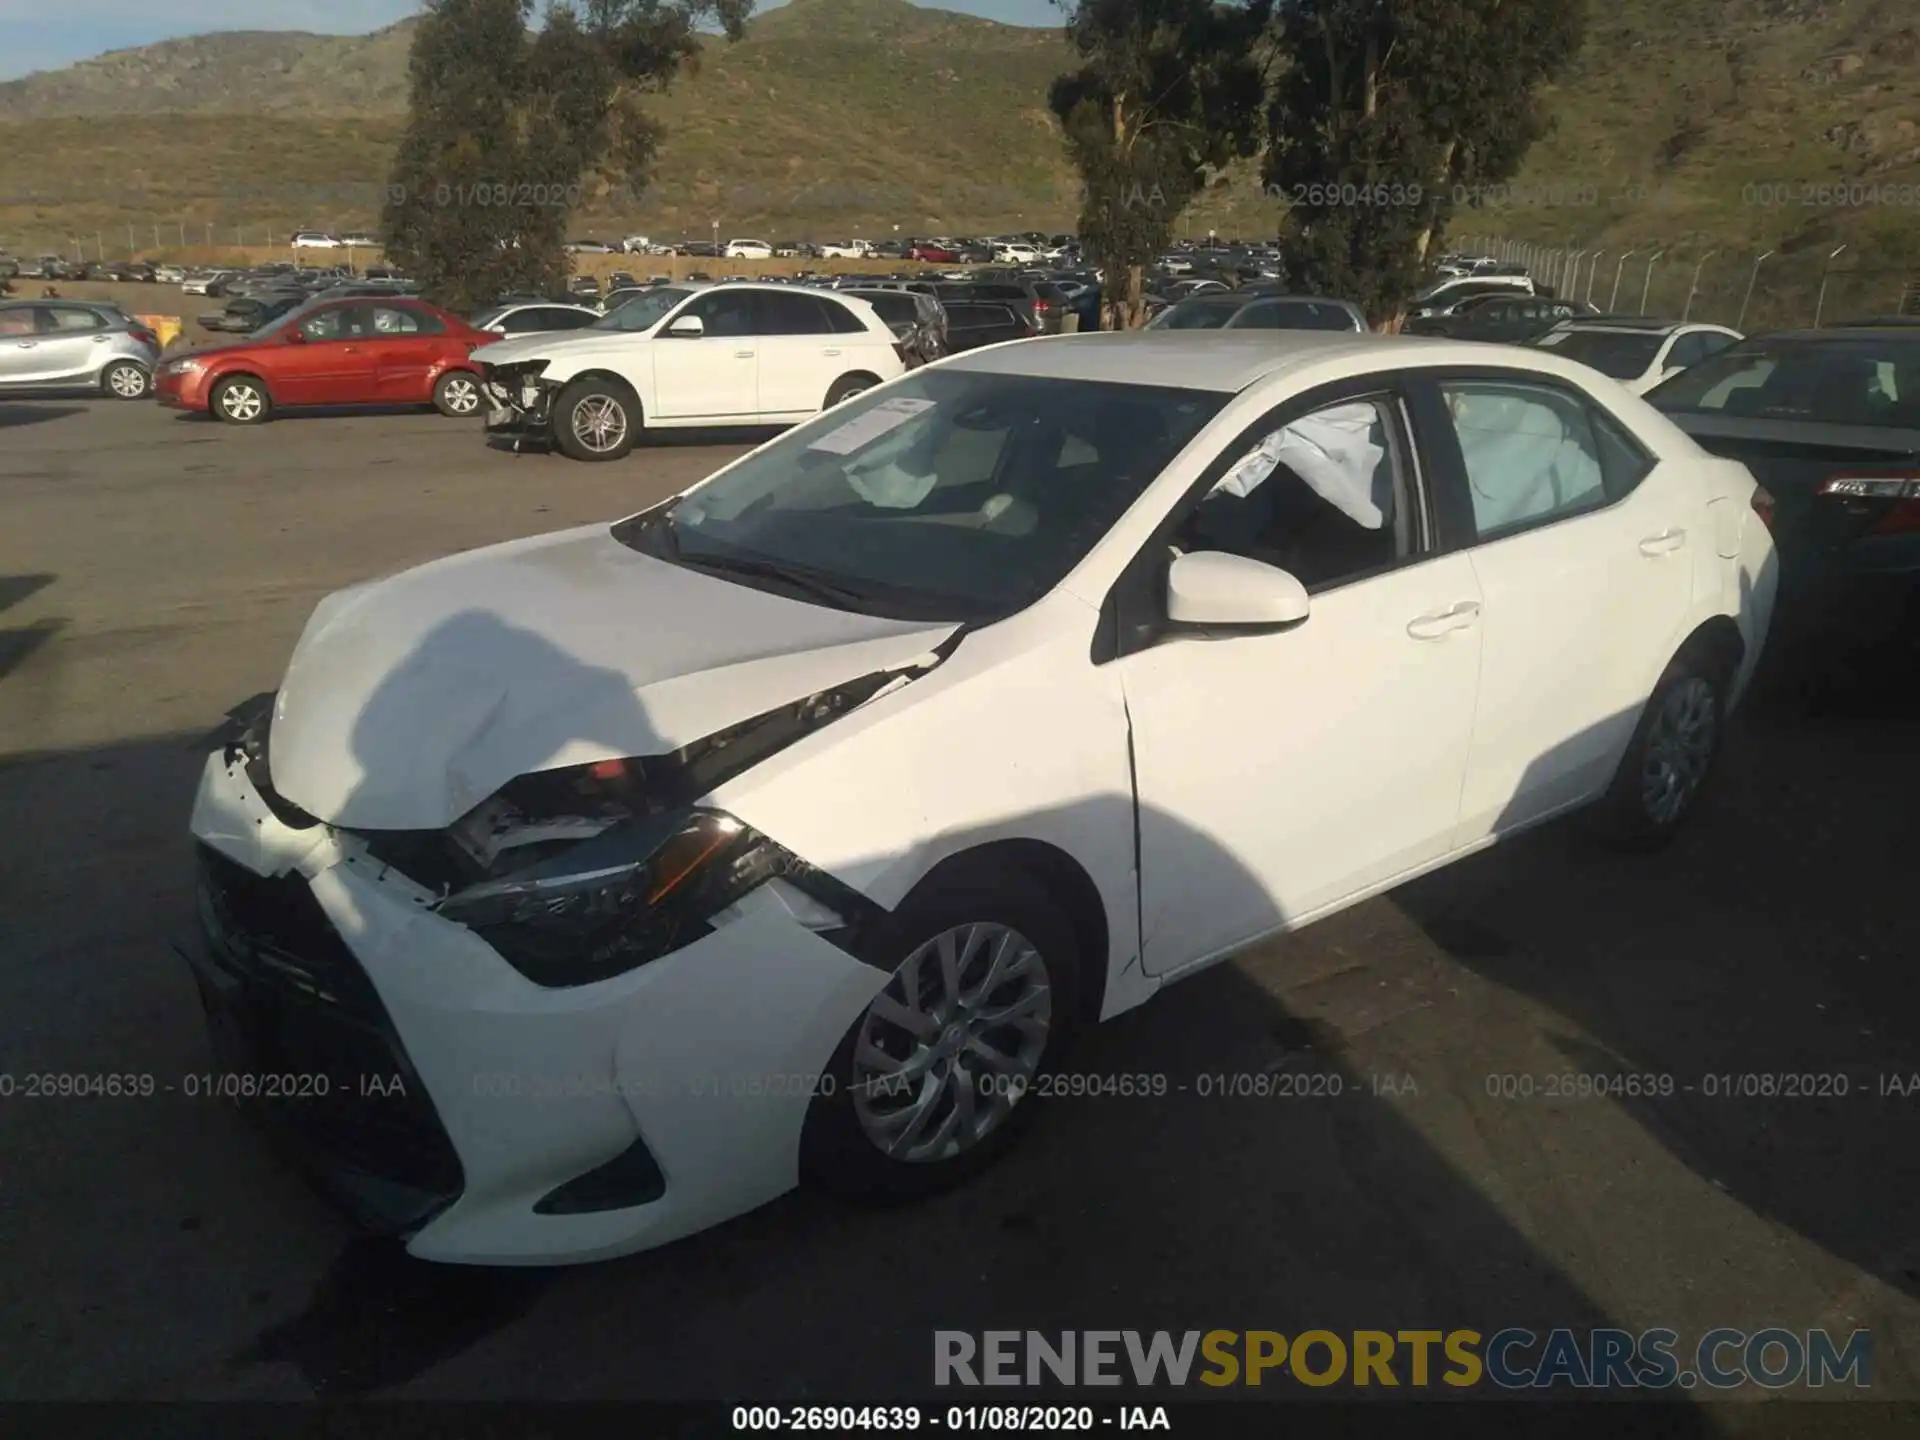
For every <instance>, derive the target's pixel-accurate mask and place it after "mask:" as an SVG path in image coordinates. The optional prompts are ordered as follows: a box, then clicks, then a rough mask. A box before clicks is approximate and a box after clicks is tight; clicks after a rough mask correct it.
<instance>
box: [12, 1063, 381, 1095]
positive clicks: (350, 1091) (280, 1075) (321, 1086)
mask: <svg viewBox="0 0 1920 1440" xmlns="http://www.w3.org/2000/svg"><path fill="white" fill-rule="evenodd" d="M406 1093H407V1082H406V1077H405V1076H403V1075H401V1074H399V1073H398V1072H394V1073H390V1074H376V1073H371V1072H369V1073H366V1074H361V1075H353V1076H346V1077H340V1076H334V1075H329V1074H327V1073H326V1072H325V1071H313V1072H306V1071H301V1072H292V1071H288V1072H258V1071H251V1070H209V1071H201V1072H198V1073H196V1074H191V1075H181V1076H178V1077H177V1078H175V1079H172V1080H162V1079H161V1078H160V1077H159V1076H157V1075H152V1074H148V1073H145V1072H131V1071H130V1072H126V1073H115V1074H106V1073H96V1072H78V1071H49V1070H33V1071H28V1072H27V1073H25V1074H21V1075H15V1074H11V1073H5V1074H0V1100H147V1099H152V1098H153V1097H155V1096H159V1095H178V1096H181V1097H183V1098H185V1099H188V1100H324V1099H326V1098H327V1097H329V1096H331V1095H358V1096H360V1097H361V1098H363V1099H374V1098H382V1097H387V1096H404V1095H405V1094H406Z"/></svg>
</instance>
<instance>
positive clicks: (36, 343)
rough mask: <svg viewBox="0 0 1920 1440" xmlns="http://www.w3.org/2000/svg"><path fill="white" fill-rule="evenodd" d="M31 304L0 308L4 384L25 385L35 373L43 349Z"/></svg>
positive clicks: (1, 378) (0, 374) (0, 380)
mask: <svg viewBox="0 0 1920 1440" xmlns="http://www.w3.org/2000/svg"><path fill="white" fill-rule="evenodd" d="M33 311H34V307H33V306H31V305H8V306H5V307H0V385H24V384H27V383H29V379H28V377H29V376H31V375H32V374H33V367H34V365H35V364H36V363H37V359H38V357H37V356H36V355H35V354H34V352H35V351H36V350H38V349H39V348H40V336H39V332H38V327H37V326H36V325H35V323H34V318H33Z"/></svg>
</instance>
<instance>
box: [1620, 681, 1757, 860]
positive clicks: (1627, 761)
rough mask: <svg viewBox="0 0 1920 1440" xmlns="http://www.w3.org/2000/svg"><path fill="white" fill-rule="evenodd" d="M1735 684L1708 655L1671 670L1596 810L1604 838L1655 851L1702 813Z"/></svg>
mask: <svg viewBox="0 0 1920 1440" xmlns="http://www.w3.org/2000/svg"><path fill="white" fill-rule="evenodd" d="M1731 678H1732V677H1731V676H1730V675H1729V674H1728V672H1727V667H1726V666H1724V665H1721V664H1716V663H1714V662H1713V661H1712V660H1711V659H1710V658H1709V657H1708V656H1707V655H1705V654H1704V653H1698V652H1696V653H1691V654H1682V655H1680V656H1679V657H1677V658H1676V659H1675V660H1674V661H1673V663H1672V664H1670V665H1669V666H1667V668H1666V671H1665V672H1664V673H1663V674H1662V675H1661V676H1660V680H1659V683H1657V684H1656V685H1655V686H1654V687H1653V696H1652V698H1651V699H1649V700H1648V701H1647V708H1646V710H1645V711H1644V712H1643V713H1642V714H1641V716H1640V723H1639V725H1638V726H1636V727H1635V729H1634V732H1633V739H1632V740H1631V741H1630V742H1628V745H1627V752H1626V754H1625V755H1624V756H1623V757H1622V758H1621V761H1620V768H1619V770H1618V771H1616V772H1615V774H1614V777H1613V783H1612V784H1611V785H1610V786H1609V787H1608V788H1607V793H1606V795H1605V796H1604V797H1603V798H1602V800H1601V801H1600V804H1599V806H1598V807H1597V809H1596V814H1595V819H1596V820H1597V821H1598V823H1599V828H1600V831H1601V833H1602V834H1603V835H1604V836H1605V838H1607V839H1608V840H1610V841H1612V842H1613V843H1614V844H1615V845H1617V846H1619V847H1621V848H1623V849H1627V850H1639V851H1646V850H1656V849H1659V848H1660V847H1661V846H1663V845H1665V844H1666V843H1667V842H1668V841H1670V840H1672V839H1673V837H1674V836H1675V835H1676V834H1678V833H1679V831H1680V827H1681V826H1682V825H1683V824H1685V823H1686V820H1687V818H1688V817H1689V816H1690V815H1692V814H1693V813H1694V811H1695V810H1696V809H1698V808H1699V801H1700V797H1701V794H1702V793H1703V792H1704V791H1705V789H1706V786H1707V782H1708V780H1709V779H1710V778H1711V776H1712V774H1713V770H1714V767H1715V764H1716V762H1717V761H1718V760H1719V757H1720V744H1721V739H1722V736H1723V735H1724V733H1725V730H1726V718H1727V693H1728V689H1729V686H1730V683H1731Z"/></svg>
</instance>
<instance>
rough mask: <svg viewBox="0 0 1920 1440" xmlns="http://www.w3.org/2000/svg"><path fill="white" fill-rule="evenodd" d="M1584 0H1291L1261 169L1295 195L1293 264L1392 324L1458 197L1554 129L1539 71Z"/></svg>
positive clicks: (1566, 50) (1554, 66)
mask: <svg viewBox="0 0 1920 1440" xmlns="http://www.w3.org/2000/svg"><path fill="white" fill-rule="evenodd" d="M1584 31H1585V6H1584V3H1583V0H1288V3H1286V4H1285V5H1284V6H1283V7H1282V8H1280V9H1279V10H1277V11H1276V18H1275V30H1274V39H1275V42H1276V46H1277V48H1278V49H1279V51H1280V52H1281V54H1282V55H1283V56H1284V57H1285V61H1286V64H1285V69H1284V70H1283V71H1282V73H1281V74H1280V76H1279V78H1278V80H1277V82H1276V84H1275V86H1274V91H1273V96H1272V100H1271V102H1270V104H1269V107H1268V113H1267V132H1268V141H1267V154H1266V162H1265V167H1264V178H1265V180H1266V182H1267V184H1268V186H1269V187H1270V188H1275V187H1277V189H1278V192H1279V193H1280V194H1282V195H1283V196H1285V197H1287V198H1288V199H1290V200H1291V201H1292V202H1293V204H1292V206H1291V208H1290V210H1289V212H1288V217H1287V226H1288V233H1287V234H1286V235H1285V236H1284V237H1283V240H1284V244H1283V251H1284V253H1285V254H1286V256H1287V262H1288V267H1289V273H1290V278H1291V279H1292V280H1293V281H1294V283H1295V284H1296V285H1297V286H1299V287H1300V288H1303V289H1306V288H1311V289H1315V290H1324V291H1326V292H1327V293H1330V294H1335V295H1342V296H1345V297H1347V298H1349V299H1352V300H1354V301H1355V302H1356V303H1358V304H1360V305H1361V306H1362V308H1363V309H1365V310H1366V311H1367V313H1368V316H1369V318H1370V319H1372V320H1374V321H1375V322H1376V323H1386V324H1390V325H1392V324H1397V322H1398V319H1399V317H1400V315H1401V314H1402V313H1403V311H1404V304H1405V297H1406V296H1407V295H1408V293H1409V292H1410V291H1412V290H1413V289H1414V288H1415V287H1416V286H1417V285H1418V284H1419V282H1420V280H1421V278H1422V277H1423V275H1424V273H1425V270H1426V262H1427V256H1428V254H1429V252H1430V251H1431V249H1432V247H1433V244H1434V242H1435V240H1436V239H1438V238H1439V237H1440V236H1441V235H1442V234H1443V233H1444V232H1445V230H1446V226H1447V223H1448V221H1449V220H1450V219H1451V217H1452V215H1453V211H1454V208H1455V205H1456V203H1457V202H1458V200H1459V199H1460V198H1463V197H1465V196H1467V195H1468V194H1470V193H1471V192H1472V191H1473V189H1474V187H1479V186H1486V185H1491V184H1497V183H1499V182H1501V181H1504V180H1507V179H1508V178H1510V177H1511V176H1512V175H1513V174H1514V172H1515V171H1517V170H1518V169H1519V168H1520V163H1521V161H1522V160H1524V159H1525V158H1526V154H1527V151H1528V149H1529V148H1530V147H1531V146H1532V144H1533V142H1534V141H1535V140H1536V139H1538V138H1539V137H1540V136H1541V135H1543V134H1544V133H1545V132H1546V128H1547V121H1546V117H1545V114H1544V112H1543V109H1542V106H1541V103H1540V98H1539V94H1538V91H1539V87H1540V86H1541V85H1542V84H1544V83H1545V82H1547V81H1549V80H1552V79H1553V78H1554V77H1556V76H1557V75H1559V74H1560V73H1562V72H1563V71H1564V70H1565V68H1566V67H1567V65H1568V64H1569V63H1570V62H1571V61H1572V60H1573V58H1574V56H1575V55H1576V54H1577V53H1578V52H1579V49H1580V42H1581V40H1582V38H1583V35H1584Z"/></svg>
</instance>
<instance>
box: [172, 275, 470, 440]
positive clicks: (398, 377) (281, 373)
mask: <svg viewBox="0 0 1920 1440" xmlns="http://www.w3.org/2000/svg"><path fill="white" fill-rule="evenodd" d="M499 338H500V337H499V336H497V335H489V334H487V333H486V332H485V331H481V330H476V329H474V328H473V327H472V326H471V325H469V324H467V322H466V321H464V320H462V319H460V317H459V316H457V315H450V314H448V313H447V312H446V311H445V310H441V309H439V308H437V307H435V306H432V305H428V304H426V303H424V302H423V301H419V300H412V299H406V298H402V297H397V296H396V297H394V298H392V299H388V298H385V297H381V298H379V299H367V298H365V297H361V298H356V299H346V300H319V301H315V302H313V303H310V304H307V305H303V306H301V307H300V308H299V309H297V310H293V311H291V312H289V313H288V314H286V315H284V316H282V317H281V318H280V319H279V320H276V321H275V322H273V324H271V325H269V326H268V327H267V328H266V329H264V330H261V331H257V332H256V333H254V334H252V335H249V336H248V337H247V338H246V339H245V340H244V341H242V342H241V343H240V344H238V345H221V346H216V347H215V348H213V349H211V350H198V351H195V352H194V353H193V354H191V355H181V356H178V357H176V358H174V359H172V360H164V361H162V362H161V365H160V369H159V373H158V375H156V376H155V384H154V395H155V397H156V398H157V399H158V400H159V401H160V403H161V404H162V405H170V406H172V407H173V408H175V409H177V410H200V411H205V412H207V413H209V414H212V415H215V416H217V417H218V418H220V419H222V420H226V421H229V422H231V423H232V424H235V425H258V424H259V423H261V422H262V421H264V420H268V419H271V418H272V416H273V413H274V411H276V410H279V409H281V408H283V407H291V406H298V405H434V406H437V407H439V410H440V412H441V414H443V415H455V416H468V415H477V414H479V413H480V407H481V395H480V377H479V373H478V371H476V370H475V368H474V366H473V363H472V361H471V360H470V359H468V357H469V356H470V355H471V354H472V353H473V351H474V350H475V349H476V348H477V347H479V346H481V345H486V344H489V343H490V342H492V341H494V340H497V339H499Z"/></svg>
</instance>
